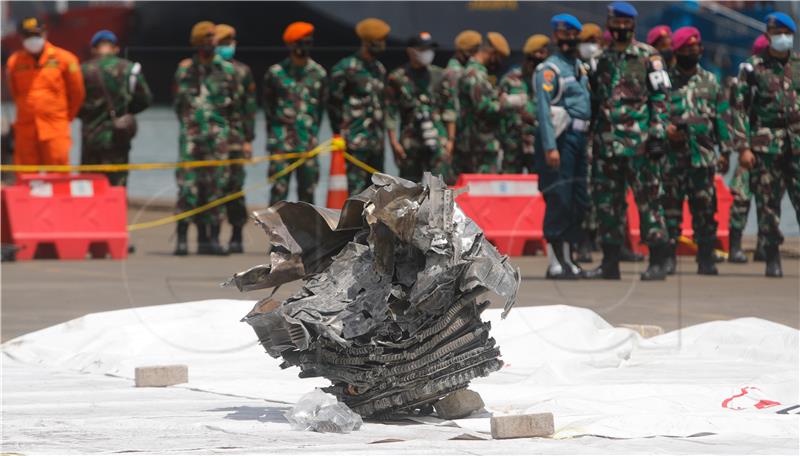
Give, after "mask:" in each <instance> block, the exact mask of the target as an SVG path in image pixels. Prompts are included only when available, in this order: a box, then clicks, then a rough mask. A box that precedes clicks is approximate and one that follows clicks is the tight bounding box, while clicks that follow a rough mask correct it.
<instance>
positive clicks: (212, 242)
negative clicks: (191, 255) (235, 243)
mask: <svg viewBox="0 0 800 456" xmlns="http://www.w3.org/2000/svg"><path fill="white" fill-rule="evenodd" d="M219 232H220V226H219V224H211V225H209V226H208V244H207V245H208V250H207V252H206V255H220V256H224V255H227V254H228V251H227V250H225V247H223V246H222V245H221V244H220V243H219Z"/></svg>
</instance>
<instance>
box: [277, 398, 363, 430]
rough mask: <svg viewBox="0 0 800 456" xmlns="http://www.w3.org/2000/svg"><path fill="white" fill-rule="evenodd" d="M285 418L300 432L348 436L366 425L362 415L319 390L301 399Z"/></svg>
mask: <svg viewBox="0 0 800 456" xmlns="http://www.w3.org/2000/svg"><path fill="white" fill-rule="evenodd" d="M285 416H286V419H287V420H289V423H290V424H291V425H292V428H293V429H296V430H299V431H315V432H336V433H340V434H346V433H348V432H350V431H357V430H358V429H359V428H361V425H362V424H364V422H363V421H362V420H361V416H360V415H358V414H357V413H355V412H353V411H352V410H350V408H349V407H348V406H346V405H345V404H344V403H342V402H338V401H337V400H336V398H335V397H334V396H333V395H330V394H327V393H325V392H323V391H322V390H320V389H319V388H316V389H314V391H312V392H310V393H308V394H306V395H304V396H303V397H301V398H300V400H298V401H297V404H295V406H294V407H292V409H291V410H289V411H288V412H286V414H285Z"/></svg>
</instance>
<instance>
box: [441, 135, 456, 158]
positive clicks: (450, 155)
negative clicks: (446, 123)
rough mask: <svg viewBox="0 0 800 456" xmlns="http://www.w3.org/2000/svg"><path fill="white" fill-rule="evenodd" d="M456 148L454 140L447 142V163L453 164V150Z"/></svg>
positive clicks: (445, 151)
mask: <svg viewBox="0 0 800 456" xmlns="http://www.w3.org/2000/svg"><path fill="white" fill-rule="evenodd" d="M454 147H455V141H453V140H452V139H448V140H447V144H445V145H444V159H445V160H446V161H447V163H451V162H452V161H453V148H454Z"/></svg>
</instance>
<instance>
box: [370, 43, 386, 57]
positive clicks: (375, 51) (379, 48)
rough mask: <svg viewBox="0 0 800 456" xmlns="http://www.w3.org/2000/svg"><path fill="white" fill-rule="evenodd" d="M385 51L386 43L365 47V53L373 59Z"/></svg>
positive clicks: (371, 44)
mask: <svg viewBox="0 0 800 456" xmlns="http://www.w3.org/2000/svg"><path fill="white" fill-rule="evenodd" d="M385 50H386V43H369V44H368V45H367V52H369V53H370V55H372V56H373V57H377V56H379V55H381V54H383V51H385Z"/></svg>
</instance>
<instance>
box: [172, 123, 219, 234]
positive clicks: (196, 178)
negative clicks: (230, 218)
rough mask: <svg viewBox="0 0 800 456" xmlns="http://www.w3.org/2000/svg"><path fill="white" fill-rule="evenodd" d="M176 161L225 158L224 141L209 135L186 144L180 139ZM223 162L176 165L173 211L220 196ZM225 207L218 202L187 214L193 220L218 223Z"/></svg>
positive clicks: (205, 202)
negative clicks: (194, 213) (196, 166)
mask: <svg viewBox="0 0 800 456" xmlns="http://www.w3.org/2000/svg"><path fill="white" fill-rule="evenodd" d="M180 146H181V147H180V161H182V162H185V161H195V160H224V159H226V158H228V154H227V145H226V144H225V143H224V142H223V143H220V142H218V141H215V140H214V139H213V138H211V137H208V138H198V139H195V140H194V141H192V143H191V144H189V143H188V142H187V141H186V139H185V138H183V137H181V139H180ZM227 174H228V167H227V166H205V167H200V168H178V169H176V170H175V180H176V181H177V184H178V205H177V212H178V213H181V212H186V211H189V210H192V209H195V208H197V207H200V206H203V205H204V204H207V203H209V202H211V201H214V200H216V199H219V198H221V197H223V196H224V195H223V190H224V189H225V184H226V183H227V181H228V179H227ZM224 210H225V208H224V207H223V206H222V205H220V206H216V207H213V208H211V209H209V210H207V211H204V212H201V213H200V214H197V215H195V216H193V217H192V218H191V220H192V221H194V222H196V223H205V224H221V223H222V219H223V213H224Z"/></svg>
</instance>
